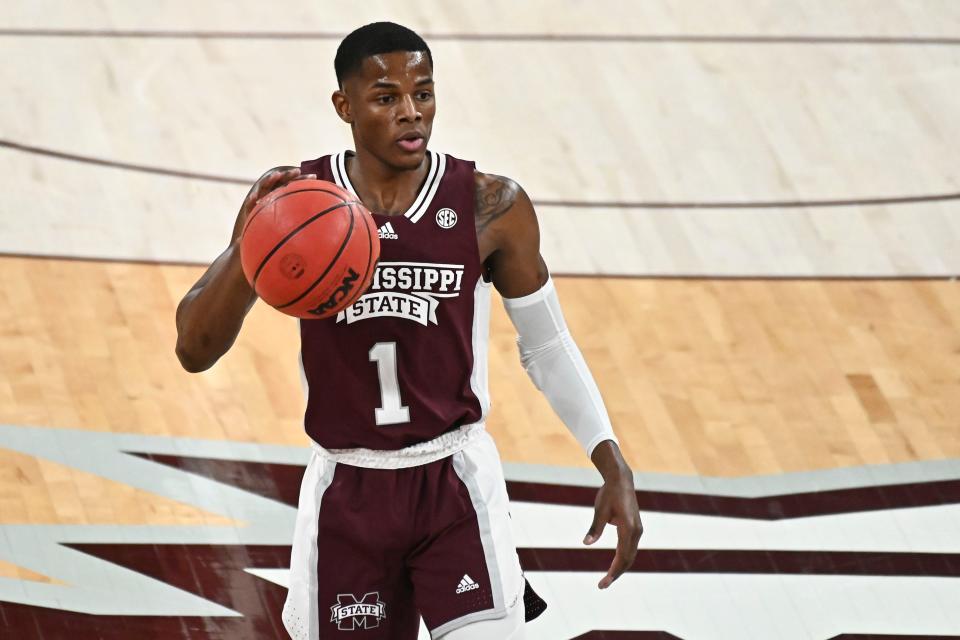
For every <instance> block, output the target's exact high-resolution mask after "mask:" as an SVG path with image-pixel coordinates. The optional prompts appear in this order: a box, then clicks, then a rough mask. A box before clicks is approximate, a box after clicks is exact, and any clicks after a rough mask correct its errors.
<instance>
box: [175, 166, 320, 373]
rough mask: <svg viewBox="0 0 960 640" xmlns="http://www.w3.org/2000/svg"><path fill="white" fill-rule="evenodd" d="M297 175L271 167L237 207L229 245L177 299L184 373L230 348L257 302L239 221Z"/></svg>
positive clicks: (207, 364) (202, 368) (288, 169)
mask: <svg viewBox="0 0 960 640" xmlns="http://www.w3.org/2000/svg"><path fill="white" fill-rule="evenodd" d="M299 177H300V169H299V167H274V168H273V169H270V170H269V171H267V172H266V173H265V174H263V175H262V176H260V179H259V180H257V181H256V182H255V183H254V184H253V186H252V187H250V191H249V192H248V193H247V197H246V198H244V200H243V204H242V205H241V206H240V212H239V213H238V214H237V221H236V223H235V224H234V226H233V235H232V236H231V238H230V245H229V246H228V247H227V249H226V251H224V252H223V253H221V254H220V256H219V257H217V259H216V260H214V261H213V264H211V265H210V267H209V268H208V269H207V270H206V272H205V273H204V274H203V275H202V276H200V279H199V280H197V282H196V284H194V285H193V287H191V289H190V291H188V292H187V295H185V296H184V297H183V300H181V301H180V304H179V306H178V307H177V349H176V350H177V358H178V359H179V360H180V364H181V365H183V368H184V369H186V370H187V371H189V372H191V373H196V372H198V371H205V370H207V369H209V368H210V367H212V366H213V365H214V363H215V362H216V361H217V360H219V359H220V356H222V355H223V354H225V353H226V352H227V350H229V349H230V347H231V346H233V342H234V341H235V340H236V339H237V334H238V333H240V327H241V326H242V325H243V319H244V318H245V317H246V315H247V312H249V311H250V308H251V307H252V306H253V303H254V302H256V301H257V294H256V293H254V291H253V289H252V288H251V287H250V285H249V283H247V279H246V277H244V275H243V269H242V268H241V266H240V234H241V232H242V231H243V225H244V223H245V222H246V220H247V216H248V215H250V212H251V211H253V208H254V207H255V206H256V204H257V201H258V200H260V198H262V197H263V196H265V195H267V194H268V193H270V192H271V191H273V190H274V189H278V188H279V187H282V186H283V185H285V184H287V183H288V182H290V181H292V180H296V179H297V178H299ZM303 177H304V178H307V177H309V178H314V177H316V176H312V175H311V176H303Z"/></svg>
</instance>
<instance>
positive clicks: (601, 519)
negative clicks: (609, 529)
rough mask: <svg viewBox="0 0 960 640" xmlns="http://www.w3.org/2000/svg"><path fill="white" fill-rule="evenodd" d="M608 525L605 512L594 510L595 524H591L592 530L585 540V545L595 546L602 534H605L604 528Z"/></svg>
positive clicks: (588, 532)
mask: <svg viewBox="0 0 960 640" xmlns="http://www.w3.org/2000/svg"><path fill="white" fill-rule="evenodd" d="M606 524H607V518H606V517H605V515H604V513H603V511H602V510H601V509H600V508H599V507H597V508H596V509H594V510H593V522H592V523H590V530H589V531H587V535H586V536H584V538H583V544H593V543H594V542H596V541H597V540H599V539H600V534H602V533H603V528H604V527H605V526H606Z"/></svg>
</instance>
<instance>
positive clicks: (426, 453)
mask: <svg viewBox="0 0 960 640" xmlns="http://www.w3.org/2000/svg"><path fill="white" fill-rule="evenodd" d="M484 433H486V427H485V426H484V423H483V422H475V423H473V424H468V425H464V426H462V427H460V428H459V429H456V430H455V431H448V432H447V433H444V434H442V435H440V436H437V437H436V438H434V439H433V440H427V441H426V442H419V443H417V444H414V445H411V446H409V447H404V448H403V449H393V450H387V451H380V450H377V449H324V448H323V447H321V446H320V445H319V444H317V443H316V442H313V441H311V443H310V446H311V448H312V449H313V451H314V453H316V454H317V455H318V456H320V457H321V458H325V459H327V460H331V461H333V462H337V463H340V464H346V465H350V466H352V467H368V468H371V469H403V468H405V467H418V466H420V465H424V464H429V463H431V462H435V461H437V460H442V459H443V458H446V457H449V456H452V455H453V454H454V453H456V452H457V451H461V450H462V449H464V448H466V447H467V445H469V444H470V443H471V442H473V441H474V440H476V439H477V438H478V437H480V436H481V435H482V434H484Z"/></svg>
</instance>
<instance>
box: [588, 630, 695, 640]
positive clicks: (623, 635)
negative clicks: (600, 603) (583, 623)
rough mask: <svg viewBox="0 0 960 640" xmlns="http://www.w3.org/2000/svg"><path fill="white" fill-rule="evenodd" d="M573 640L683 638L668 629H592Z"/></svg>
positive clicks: (668, 639)
mask: <svg viewBox="0 0 960 640" xmlns="http://www.w3.org/2000/svg"><path fill="white" fill-rule="evenodd" d="M573 640H683V638H678V637H677V636H675V635H673V634H672V633H667V632H666V631H591V632H589V633H584V634H583V635H579V636H577V637H576V638H573Z"/></svg>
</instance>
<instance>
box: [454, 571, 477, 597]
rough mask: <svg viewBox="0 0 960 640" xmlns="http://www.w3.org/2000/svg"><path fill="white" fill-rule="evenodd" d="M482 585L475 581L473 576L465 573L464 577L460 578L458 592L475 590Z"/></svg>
mask: <svg viewBox="0 0 960 640" xmlns="http://www.w3.org/2000/svg"><path fill="white" fill-rule="evenodd" d="M479 588H480V585H478V584H477V583H476V582H474V581H473V578H471V577H470V576H468V575H467V574H463V578H462V579H461V580H460V584H459V585H457V594H461V593H466V592H467V591H473V590H474V589H479Z"/></svg>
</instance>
